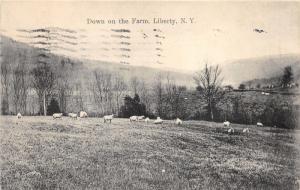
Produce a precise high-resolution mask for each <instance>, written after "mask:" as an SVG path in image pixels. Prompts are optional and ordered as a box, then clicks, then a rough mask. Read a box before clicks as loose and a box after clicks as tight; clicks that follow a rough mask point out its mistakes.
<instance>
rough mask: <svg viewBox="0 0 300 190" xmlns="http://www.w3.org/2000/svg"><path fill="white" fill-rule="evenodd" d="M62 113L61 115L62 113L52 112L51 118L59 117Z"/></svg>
mask: <svg viewBox="0 0 300 190" xmlns="http://www.w3.org/2000/svg"><path fill="white" fill-rule="evenodd" d="M62 115H63V114H62V113H54V114H53V119H56V118H61V117H62Z"/></svg>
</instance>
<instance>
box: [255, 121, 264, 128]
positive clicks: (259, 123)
mask: <svg viewBox="0 0 300 190" xmlns="http://www.w3.org/2000/svg"><path fill="white" fill-rule="evenodd" d="M256 126H257V127H263V126H264V125H263V124H262V123H261V122H257V123H256Z"/></svg>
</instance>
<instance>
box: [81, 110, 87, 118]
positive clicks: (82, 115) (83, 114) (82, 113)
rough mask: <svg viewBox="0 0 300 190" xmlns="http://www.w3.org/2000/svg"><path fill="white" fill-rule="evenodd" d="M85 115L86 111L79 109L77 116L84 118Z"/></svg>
mask: <svg viewBox="0 0 300 190" xmlns="http://www.w3.org/2000/svg"><path fill="white" fill-rule="evenodd" d="M87 116H88V115H87V113H86V112H85V111H80V112H79V117H81V118H84V117H87Z"/></svg>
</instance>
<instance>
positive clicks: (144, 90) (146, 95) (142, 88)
mask: <svg viewBox="0 0 300 190" xmlns="http://www.w3.org/2000/svg"><path fill="white" fill-rule="evenodd" d="M139 93H140V99H141V103H143V104H145V106H146V111H147V112H148V113H149V112H150V107H151V94H150V90H149V88H148V87H147V84H146V82H145V80H141V81H140V85H139Z"/></svg>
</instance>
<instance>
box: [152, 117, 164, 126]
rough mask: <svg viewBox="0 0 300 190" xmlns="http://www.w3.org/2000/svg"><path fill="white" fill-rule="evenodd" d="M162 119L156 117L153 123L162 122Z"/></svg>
mask: <svg viewBox="0 0 300 190" xmlns="http://www.w3.org/2000/svg"><path fill="white" fill-rule="evenodd" d="M162 123H163V120H162V119H160V117H157V118H156V120H155V121H154V124H162Z"/></svg>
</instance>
